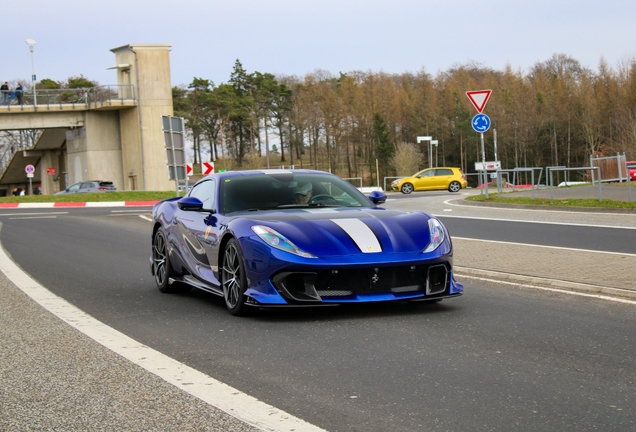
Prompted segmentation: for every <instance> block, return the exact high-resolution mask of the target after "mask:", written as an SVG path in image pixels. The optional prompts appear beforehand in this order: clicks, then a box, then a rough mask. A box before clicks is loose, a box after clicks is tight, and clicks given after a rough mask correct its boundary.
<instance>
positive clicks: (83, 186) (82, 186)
mask: <svg viewBox="0 0 636 432" xmlns="http://www.w3.org/2000/svg"><path fill="white" fill-rule="evenodd" d="M92 187H93V183H91V182H84V183H82V185H81V186H80V189H90V188H92Z"/></svg>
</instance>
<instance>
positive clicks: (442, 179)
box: [434, 168, 453, 189]
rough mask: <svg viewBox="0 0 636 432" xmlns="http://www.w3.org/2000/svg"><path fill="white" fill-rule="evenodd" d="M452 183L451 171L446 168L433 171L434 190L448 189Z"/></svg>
mask: <svg viewBox="0 0 636 432" xmlns="http://www.w3.org/2000/svg"><path fill="white" fill-rule="evenodd" d="M452 181H453V170H451V169H447V168H437V169H435V182H434V184H435V189H448V185H450V183H451V182H452Z"/></svg>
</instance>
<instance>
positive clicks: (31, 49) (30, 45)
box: [25, 39, 38, 105]
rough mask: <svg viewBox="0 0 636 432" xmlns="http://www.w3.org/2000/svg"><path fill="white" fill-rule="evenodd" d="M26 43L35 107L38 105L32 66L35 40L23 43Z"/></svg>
mask: <svg viewBox="0 0 636 432" xmlns="http://www.w3.org/2000/svg"><path fill="white" fill-rule="evenodd" d="M25 42H26V43H27V45H29V51H31V86H32V88H33V105H37V104H38V96H37V94H36V92H35V81H36V79H35V67H34V66H33V50H34V49H35V44H36V42H35V40H33V39H27V40H26V41H25Z"/></svg>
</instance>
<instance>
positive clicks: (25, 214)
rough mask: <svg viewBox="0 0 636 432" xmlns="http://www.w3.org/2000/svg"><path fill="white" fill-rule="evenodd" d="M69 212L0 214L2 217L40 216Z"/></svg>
mask: <svg viewBox="0 0 636 432" xmlns="http://www.w3.org/2000/svg"><path fill="white" fill-rule="evenodd" d="M63 214H68V212H46V213H0V216H39V215H63Z"/></svg>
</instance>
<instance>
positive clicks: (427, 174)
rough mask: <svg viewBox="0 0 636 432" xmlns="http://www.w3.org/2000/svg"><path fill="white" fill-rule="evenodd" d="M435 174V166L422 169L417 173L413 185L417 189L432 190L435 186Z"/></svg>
mask: <svg viewBox="0 0 636 432" xmlns="http://www.w3.org/2000/svg"><path fill="white" fill-rule="evenodd" d="M434 175H435V169H434V168H429V169H425V170H423V171H420V172H419V174H417V176H416V179H415V181H414V182H413V187H414V188H415V190H430V189H431V188H432V186H433V182H434V178H433V176H434Z"/></svg>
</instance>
